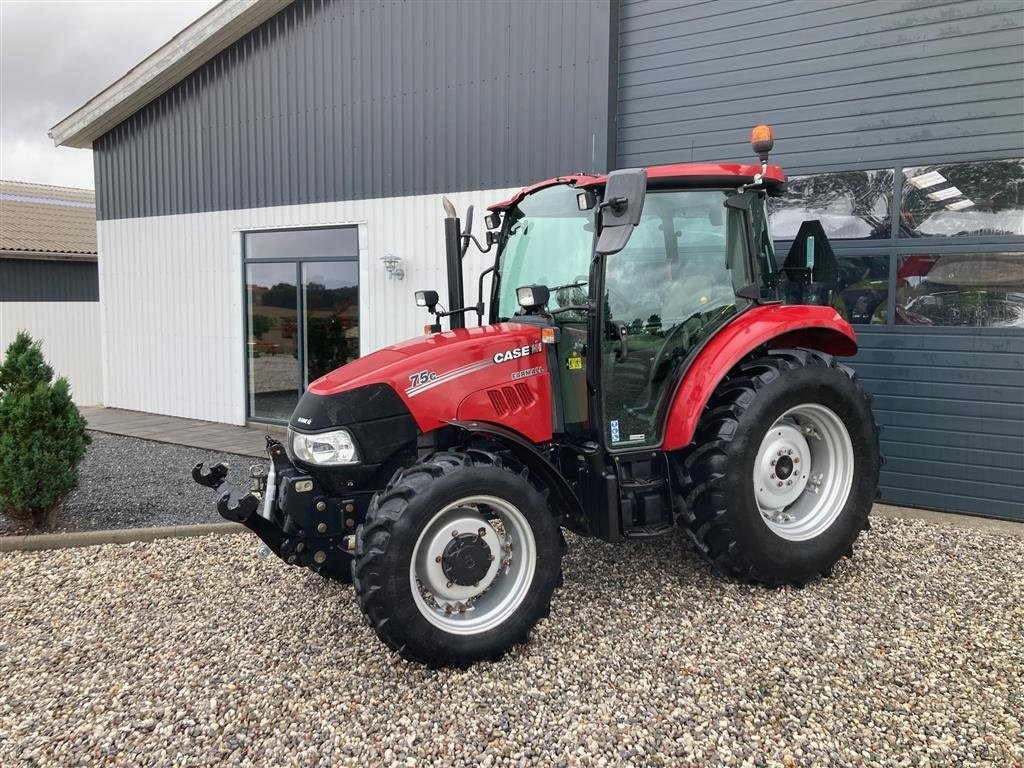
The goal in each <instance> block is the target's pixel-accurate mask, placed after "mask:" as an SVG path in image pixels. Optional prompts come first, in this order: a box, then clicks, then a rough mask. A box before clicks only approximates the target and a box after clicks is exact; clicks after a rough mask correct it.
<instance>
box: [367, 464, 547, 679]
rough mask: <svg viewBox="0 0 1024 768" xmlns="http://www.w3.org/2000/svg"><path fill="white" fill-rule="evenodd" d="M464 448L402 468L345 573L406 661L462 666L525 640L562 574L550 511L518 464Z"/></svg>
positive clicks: (374, 509) (370, 618) (373, 510)
mask: <svg viewBox="0 0 1024 768" xmlns="http://www.w3.org/2000/svg"><path fill="white" fill-rule="evenodd" d="M506 462H507V460H505V459H503V458H502V457H500V456H498V455H495V454H492V453H488V452H484V451H476V450H471V451H467V452H454V451H453V452H445V453H438V454H435V455H434V456H432V457H430V458H429V459H427V460H425V461H423V462H421V463H419V464H416V465H414V466H412V467H410V468H408V469H406V470H403V471H402V472H400V473H399V474H397V475H396V476H395V478H393V479H392V481H391V482H390V483H389V484H388V487H387V488H385V489H384V490H383V491H381V493H380V494H378V496H376V497H375V498H374V501H373V502H372V503H371V505H370V509H369V511H368V512H367V516H366V522H365V523H364V524H363V525H362V526H360V528H359V530H358V532H357V535H356V554H355V560H354V562H353V569H352V572H353V577H354V578H353V583H354V586H355V591H356V596H357V597H358V599H359V605H360V608H361V609H362V611H363V614H364V616H365V617H366V620H367V622H368V623H369V624H370V625H371V626H372V627H373V628H374V630H375V631H376V632H377V635H378V636H379V637H380V639H381V640H383V641H384V642H385V643H387V644H388V645H389V646H391V647H392V648H394V649H395V650H396V651H398V653H399V654H400V655H401V656H402V657H404V658H406V659H409V660H412V661H418V662H421V663H425V664H428V665H430V666H467V665H469V664H471V663H473V662H474V661H478V660H480V659H496V658H498V657H500V656H501V655H502V654H504V653H505V652H506V651H507V650H509V648H511V647H512V646H513V645H515V644H516V643H520V642H524V641H525V640H526V638H527V636H528V635H529V632H530V630H531V629H532V628H533V626H534V624H536V622H537V621H538V620H540V619H541V618H543V617H544V616H546V615H547V613H548V610H549V605H550V601H551V595H552V593H553V592H554V589H555V586H556V585H557V583H558V579H559V575H560V573H561V546H560V537H559V528H558V520H557V518H556V517H555V516H554V515H552V513H551V511H550V510H549V509H548V505H547V502H546V501H545V500H544V497H543V496H542V495H541V493H540V492H539V491H538V490H537V489H536V488H535V487H534V486H533V485H532V483H531V482H530V480H529V477H528V475H527V474H526V473H525V471H523V470H522V468H520V467H518V466H516V467H511V466H509V465H508V464H507V463H506Z"/></svg>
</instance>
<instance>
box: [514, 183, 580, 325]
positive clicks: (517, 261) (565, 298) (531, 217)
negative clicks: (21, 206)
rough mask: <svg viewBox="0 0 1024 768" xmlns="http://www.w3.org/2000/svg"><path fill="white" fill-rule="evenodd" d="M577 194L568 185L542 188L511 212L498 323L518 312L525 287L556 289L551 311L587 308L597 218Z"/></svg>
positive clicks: (552, 294) (550, 307) (552, 291)
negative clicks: (520, 290) (519, 296)
mask: <svg viewBox="0 0 1024 768" xmlns="http://www.w3.org/2000/svg"><path fill="white" fill-rule="evenodd" d="M577 192H578V190H576V189H575V188H574V187H570V186H566V185H564V184H561V185H558V186H555V187H551V188H550V189H543V190H541V191H539V192H535V193H534V194H532V195H530V196H529V197H527V198H526V199H525V200H523V202H522V203H520V204H519V206H518V207H516V208H515V209H513V210H512V211H511V212H510V213H509V216H512V217H513V223H512V224H511V226H510V227H509V229H508V239H507V240H506V241H505V247H504V249H503V250H502V253H501V264H500V265H499V277H498V280H499V283H498V287H499V291H498V317H499V318H504V319H506V320H507V319H508V318H511V317H513V316H514V315H515V314H516V313H517V312H518V311H519V301H518V300H517V299H516V288H520V287H522V286H524V285H546V286H547V287H548V288H550V289H552V290H551V301H550V302H549V303H548V308H549V309H557V308H559V307H565V306H570V305H574V304H585V303H586V301H587V282H588V280H589V276H590V256H591V251H592V249H593V243H594V216H595V213H594V211H581V210H580V209H579V206H578V205H577V203H576V195H577ZM555 254H557V258H552V257H553V256H554V255H555ZM563 319H565V317H563Z"/></svg>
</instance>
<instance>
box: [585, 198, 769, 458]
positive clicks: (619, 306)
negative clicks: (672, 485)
mask: <svg viewBox="0 0 1024 768" xmlns="http://www.w3.org/2000/svg"><path fill="white" fill-rule="evenodd" d="M730 194H733V193H732V192H731V191H727V190H666V191H649V192H648V193H647V196H646V200H645V203H644V210H643V214H642V216H641V218H640V221H639V223H638V224H637V226H636V227H635V229H634V231H633V233H632V236H631V237H630V238H629V240H628V242H627V243H626V245H625V246H624V247H623V248H622V249H621V250H619V251H618V252H616V253H612V254H608V255H607V256H604V257H603V258H602V267H603V270H604V273H603V279H602V280H601V281H600V284H601V287H602V296H601V301H600V304H601V307H600V310H599V319H598V323H599V335H600V350H599V354H600V368H601V373H600V386H599V395H600V402H601V420H600V429H601V431H602V433H603V436H604V441H605V444H606V445H607V446H608V448H609V449H610V450H613V451H614V450H617V449H620V450H630V449H637V448H646V447H654V446H657V445H659V444H660V443H661V437H662V432H663V427H664V425H663V423H662V421H663V416H662V414H663V413H664V411H665V406H666V405H667V403H666V400H667V399H668V398H669V397H670V396H671V393H672V392H673V391H674V389H675V384H676V383H677V381H678V373H679V370H680V368H681V366H682V365H683V364H684V362H685V361H686V360H687V358H688V357H689V355H690V354H691V353H692V352H694V351H695V350H696V349H697V348H698V347H699V346H700V345H701V344H702V342H703V341H704V340H705V339H707V338H708V337H709V336H710V335H711V334H713V333H714V332H715V331H717V330H718V329H719V328H720V327H721V326H722V325H724V324H725V323H726V322H728V320H729V319H730V318H731V317H733V316H734V315H736V314H737V312H739V311H740V310H741V309H743V308H744V307H746V306H747V305H749V304H750V300H749V299H745V298H740V297H738V296H737V295H736V294H737V291H739V290H740V289H742V288H744V287H745V286H747V285H748V284H749V283H750V280H751V269H750V264H749V260H748V258H747V252H746V247H747V223H746V217H745V214H744V212H743V211H741V210H737V209H734V208H727V207H726V206H725V205H724V203H725V200H726V197H727V196H728V195H730ZM595 421H597V420H596V419H595ZM594 426H595V428H596V427H598V424H596V423H595V425H594Z"/></svg>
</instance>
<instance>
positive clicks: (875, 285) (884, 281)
mask: <svg viewBox="0 0 1024 768" xmlns="http://www.w3.org/2000/svg"><path fill="white" fill-rule="evenodd" d="M809 279H810V282H807V281H793V280H787V279H786V278H785V277H784V278H783V286H782V288H783V295H784V296H785V297H786V303H787V304H816V305H821V306H831V307H832V308H833V309H835V310H836V312H838V313H839V314H840V315H842V316H843V318H845V319H846V321H847V322H849V323H852V324H854V325H884V324H885V322H886V308H887V306H888V299H889V257H888V256H887V255H886V256H839V257H837V258H836V259H835V260H834V261H832V263H828V262H826V261H821V262H819V264H818V266H817V267H816V268H815V269H814V270H813V271H811V273H810V275H809Z"/></svg>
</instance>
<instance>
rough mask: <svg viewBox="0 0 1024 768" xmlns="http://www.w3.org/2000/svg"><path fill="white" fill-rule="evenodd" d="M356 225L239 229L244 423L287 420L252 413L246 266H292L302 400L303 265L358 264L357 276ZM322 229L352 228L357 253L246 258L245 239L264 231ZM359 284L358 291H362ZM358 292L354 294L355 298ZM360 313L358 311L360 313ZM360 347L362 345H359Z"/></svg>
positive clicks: (288, 231) (297, 364) (266, 422)
mask: <svg viewBox="0 0 1024 768" xmlns="http://www.w3.org/2000/svg"><path fill="white" fill-rule="evenodd" d="M360 228H361V226H360V225H359V224H325V225H317V226H304V227H303V226H299V227H259V228H255V229H242V230H238V234H239V235H240V241H241V257H242V258H241V265H242V268H241V273H242V360H243V363H244V365H243V368H244V376H243V377H242V378H243V381H242V387H243V400H244V402H245V420H246V421H247V422H253V423H256V424H278V425H285V424H287V423H288V420H287V419H273V418H270V417H267V416H256V415H254V414H253V413H252V408H251V405H252V404H251V403H250V394H251V393H250V391H249V384H250V375H249V335H250V333H251V328H250V325H249V316H250V311H251V306H250V297H249V284H248V267H249V266H250V265H258V264H291V265H292V266H293V267H294V270H295V312H296V320H297V322H296V324H295V326H296V327H295V344H296V353H297V354H296V360H295V361H296V374H297V381H298V384H297V386H296V391H297V393H298V396H299V397H302V394H303V391H304V389H303V386H302V379H303V374H304V373H305V372H306V364H307V361H306V333H305V329H304V327H303V325H304V323H303V322H302V318H303V317H304V313H305V299H304V297H303V290H302V265H303V264H304V263H306V262H321V263H322V262H335V261H346V262H355V263H356V265H357V274H358V266H359V251H360V242H361V237H360V232H359V230H360ZM321 229H353V230H355V232H356V252H355V254H354V255H352V256H289V257H281V258H251V257H249V256H248V255H247V250H248V246H247V243H248V239H249V236H250V235H259V234H263V233H265V232H278V233H279V232H287V233H295V232H308V231H310V230H321ZM361 283H362V281H361V280H360V285H359V288H360V289H361V287H362V286H361ZM358 295H359V293H357V296H358ZM361 311H362V310H360V312H361ZM360 346H361V343H360Z"/></svg>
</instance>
